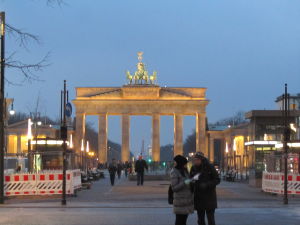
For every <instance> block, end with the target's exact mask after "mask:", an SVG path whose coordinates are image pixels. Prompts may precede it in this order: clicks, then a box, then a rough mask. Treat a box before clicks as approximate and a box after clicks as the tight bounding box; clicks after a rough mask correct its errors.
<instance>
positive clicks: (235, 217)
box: [0, 178, 300, 225]
mask: <svg viewBox="0 0 300 225" xmlns="http://www.w3.org/2000/svg"><path fill="white" fill-rule="evenodd" d="M167 189H168V182H167V181H151V182H146V183H145V185H144V186H143V187H141V186H136V184H135V182H129V181H127V180H125V179H124V178H123V179H121V180H118V181H117V183H116V186H114V187H111V186H110V185H109V180H108V178H106V179H104V180H100V181H98V182H95V183H94V184H93V187H92V189H91V190H83V191H81V192H79V193H78V196H77V197H73V198H69V199H68V205H67V206H66V207H61V206H60V201H59V200H60V199H59V198H57V197H48V198H45V197H43V198H39V199H33V198H13V199H9V200H8V201H7V202H6V204H5V205H4V206H2V207H1V208H0V224H28V225H29V224H30V225H37V224H40V225H42V224H45V225H46V224H47V225H48V224H100V225H102V224H103V225H150V224H151V225H152V224H153V225H154V224H157V225H160V224H165V225H167V224H173V223H174V215H173V213H172V207H171V206H170V205H168V204H167ZM217 192H218V197H219V201H218V202H219V209H218V210H217V212H216V218H217V222H218V223H217V224H219V225H222V224H224V225H225V224H228V225H229V224H230V225H231V224H246V225H247V224H249V225H250V224H251V225H253V224H255V225H269V224H272V225H296V224H297V225H298V224H299V221H300V198H299V197H291V199H290V204H289V205H288V206H284V205H282V198H281V197H280V196H275V195H270V194H266V193H263V192H261V191H260V189H255V188H251V187H249V186H248V185H247V184H243V183H227V182H222V183H221V184H220V185H219V186H218V189H217ZM188 224H197V223H196V216H195V215H192V216H190V218H189V223H188Z"/></svg>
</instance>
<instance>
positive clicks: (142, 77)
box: [126, 52, 157, 85]
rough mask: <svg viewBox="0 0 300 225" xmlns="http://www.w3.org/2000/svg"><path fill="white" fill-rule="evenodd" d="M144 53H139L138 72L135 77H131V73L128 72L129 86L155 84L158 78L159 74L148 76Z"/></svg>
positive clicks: (154, 73)
mask: <svg viewBox="0 0 300 225" xmlns="http://www.w3.org/2000/svg"><path fill="white" fill-rule="evenodd" d="M143 54H144V53H143V52H138V53H137V55H138V61H139V62H138V63H137V65H136V67H137V70H136V71H135V73H134V75H131V74H130V72H129V71H127V72H126V79H127V81H128V84H132V83H133V81H134V84H140V85H142V84H152V85H153V84H155V81H156V78H157V72H156V71H154V72H153V74H152V75H150V76H149V75H148V71H147V70H146V68H145V64H144V63H143V62H142V60H143Z"/></svg>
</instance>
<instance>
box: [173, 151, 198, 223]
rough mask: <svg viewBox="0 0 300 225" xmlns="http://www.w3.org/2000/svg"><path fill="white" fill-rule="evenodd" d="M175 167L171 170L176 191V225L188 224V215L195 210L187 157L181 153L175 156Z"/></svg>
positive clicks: (174, 210) (174, 201) (174, 205)
mask: <svg viewBox="0 0 300 225" xmlns="http://www.w3.org/2000/svg"><path fill="white" fill-rule="evenodd" d="M174 161H175V167H174V168H173V169H172V171H171V188H172V190H173V192H174V200H173V212H174V213H175V214H176V221H175V225H186V221H187V218H188V215H189V214H191V213H193V212H194V202H193V193H192V191H191V187H190V182H191V180H190V179H189V173H188V171H187V168H186V165H187V159H186V158H185V157H183V156H181V155H177V156H176V157H175V158H174Z"/></svg>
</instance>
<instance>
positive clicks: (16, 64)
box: [5, 53, 50, 82]
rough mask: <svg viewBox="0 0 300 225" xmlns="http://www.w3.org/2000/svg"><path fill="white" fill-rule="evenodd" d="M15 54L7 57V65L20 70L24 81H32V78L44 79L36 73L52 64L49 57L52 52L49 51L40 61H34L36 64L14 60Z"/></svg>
mask: <svg viewBox="0 0 300 225" xmlns="http://www.w3.org/2000/svg"><path fill="white" fill-rule="evenodd" d="M13 55H14V53H13V54H11V55H10V57H8V58H7V59H6V63H5V65H6V66H7V67H8V68H12V69H17V70H19V71H20V72H21V73H22V74H23V75H24V80H23V82H25V81H32V80H36V81H42V80H40V79H39V77H38V76H37V75H36V74H35V73H36V72H39V71H42V70H43V68H44V67H47V66H49V65H50V64H49V63H48V58H49V56H50V53H47V55H46V56H44V57H43V58H42V59H41V60H40V61H39V62H37V63H34V64H27V63H23V62H21V61H19V60H14V59H12V58H13Z"/></svg>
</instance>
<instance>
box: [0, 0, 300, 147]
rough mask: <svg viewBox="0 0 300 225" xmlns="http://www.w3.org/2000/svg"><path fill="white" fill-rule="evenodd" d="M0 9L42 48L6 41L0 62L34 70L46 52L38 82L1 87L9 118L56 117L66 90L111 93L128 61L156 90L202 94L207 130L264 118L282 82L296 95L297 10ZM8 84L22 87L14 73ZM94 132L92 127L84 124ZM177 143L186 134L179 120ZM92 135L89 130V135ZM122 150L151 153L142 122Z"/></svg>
mask: <svg viewBox="0 0 300 225" xmlns="http://www.w3.org/2000/svg"><path fill="white" fill-rule="evenodd" d="M45 1H46V0H0V8H1V10H4V11H6V16H7V23H9V24H11V25H13V26H16V27H19V28H23V29H25V30H26V31H28V32H32V33H34V34H37V35H38V36H39V37H40V38H41V41H42V44H41V45H35V44H30V45H29V48H28V50H27V51H24V50H22V49H19V48H18V46H17V43H16V42H14V41H12V40H13V37H10V36H8V37H7V48H6V54H7V55H8V54H10V53H12V52H14V51H17V52H16V54H15V57H16V58H18V59H21V60H23V61H25V62H29V63H30V62H36V61H38V60H39V59H40V58H42V57H43V56H44V55H45V54H46V53H47V52H49V51H50V52H51V55H50V58H49V62H50V63H51V66H49V67H47V68H45V69H44V70H43V71H42V72H38V75H39V76H40V78H41V79H43V80H44V82H32V83H24V84H23V85H22V86H12V85H9V86H7V89H6V90H7V94H8V96H9V97H13V98H15V108H16V110H18V111H27V112H28V111H29V110H30V108H31V107H33V105H34V102H35V100H36V99H37V96H38V95H40V97H41V99H42V105H41V111H43V112H46V113H47V114H48V115H49V116H51V117H57V116H58V111H59V91H60V89H61V88H62V84H63V79H67V81H68V86H69V90H70V92H71V98H74V87H80V86H120V85H123V84H124V83H125V71H126V70H127V69H129V70H131V71H134V69H135V64H136V62H137V58H136V52H137V51H143V52H144V61H145V63H146V64H147V65H148V69H149V70H150V71H152V70H157V71H158V83H159V84H160V85H162V86H164V85H167V86H186V87H188V86H193V87H207V88H208V92H207V97H208V99H210V101H211V102H210V104H209V106H208V109H207V116H208V120H209V121H210V122H213V121H216V120H218V119H221V118H224V117H228V116H231V115H232V114H234V113H235V112H236V111H238V110H244V111H247V110H251V109H271V108H274V107H275V104H274V99H275V98H276V97H277V96H278V95H280V94H281V93H282V91H283V85H284V83H285V82H287V83H288V84H289V89H290V92H291V93H297V92H300V89H299V84H300V63H299V62H300V23H299V21H300V1H299V0H289V1H286V0H214V1H206V0H205V1H204V0H189V1H183V0H151V1H149V0H148V1H147V0H100V1H99V0H65V2H66V5H63V6H61V7H57V6H52V7H51V6H50V7H49V6H47V5H46V4H45ZM6 75H7V78H8V79H9V80H10V81H13V82H20V81H22V76H21V75H20V73H18V71H14V70H9V69H7V73H6ZM89 121H91V122H94V121H95V119H93V118H92V117H91V118H89ZM184 122H185V126H184V128H185V130H184V135H185V136H186V135H188V134H189V133H191V132H192V130H193V129H194V128H195V125H194V123H195V120H194V118H186V119H185V120H184ZM119 123H120V121H119V117H111V118H110V119H109V138H110V139H112V140H113V141H117V142H120V141H121V138H120V127H119V125H120V124H119ZM96 126H97V125H96ZM131 130H132V133H131V147H132V150H133V151H136V152H137V151H138V150H139V149H140V146H141V142H142V141H141V140H142V139H145V143H146V144H147V145H148V144H149V143H150V136H151V120H150V118H142V117H134V118H132V126H131ZM161 130H162V131H161V144H167V143H172V142H173V133H172V130H173V122H172V118H171V117H167V118H165V117H163V118H162V121H161Z"/></svg>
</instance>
